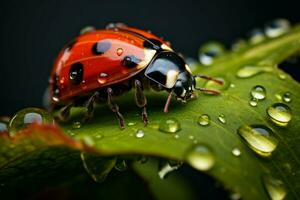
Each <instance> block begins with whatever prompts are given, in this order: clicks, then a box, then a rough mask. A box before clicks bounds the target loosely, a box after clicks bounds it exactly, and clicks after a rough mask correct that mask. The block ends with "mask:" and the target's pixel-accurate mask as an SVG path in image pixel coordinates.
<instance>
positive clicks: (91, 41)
mask: <svg viewBox="0 0 300 200" xmlns="http://www.w3.org/2000/svg"><path fill="white" fill-rule="evenodd" d="M195 77H200V78H205V79H209V80H214V81H216V82H217V83H221V82H220V81H219V80H215V79H213V78H211V77H207V76H204V75H195V76H193V75H192V73H191V71H190V69H189V67H188V65H187V64H186V63H185V61H184V60H183V58H182V57H181V56H180V55H178V54H177V53H176V52H174V51H173V49H172V48H171V46H170V44H169V43H168V42H166V41H164V40H162V39H161V38H159V37H157V36H155V35H153V34H151V33H149V32H147V31H143V30H140V29H136V28H131V27H127V26H125V25H123V24H111V25H109V26H108V27H107V28H106V29H104V30H90V32H87V33H84V34H82V35H80V36H79V37H77V38H76V39H75V40H74V41H72V42H71V43H69V44H68V45H67V46H66V47H65V48H64V49H63V50H62V51H61V52H60V54H59V55H58V57H57V59H56V61H55V64H54V66H53V69H52V72H51V77H50V81H49V84H50V87H49V89H50V90H49V93H50V105H51V108H52V109H54V108H57V107H61V109H60V113H61V115H60V116H61V118H62V119H66V118H67V117H68V115H69V112H70V109H71V108H72V107H73V106H85V107H86V108H87V113H86V115H85V117H84V120H85V121H86V120H88V119H90V118H91V117H92V114H93V110H94V103H95V102H101V101H106V102H107V104H108V106H109V107H110V109H111V110H112V111H113V112H114V113H115V114H116V115H117V118H118V121H119V125H120V127H121V128H124V118H123V116H122V114H121V113H120V111H119V107H118V105H117V104H116V103H115V102H114V101H113V96H118V95H121V94H122V93H124V92H127V91H129V90H130V89H132V88H135V91H136V92H135V100H136V104H137V106H138V107H140V108H142V119H143V121H144V123H145V124H147V123H148V117H147V111H146V105H147V100H146V97H145V95H144V93H143V91H144V89H145V88H151V89H154V90H156V91H161V90H165V91H167V92H169V96H168V99H167V101H166V104H165V108H164V111H165V112H167V111H168V106H169V103H170V100H171V97H172V95H174V96H176V97H177V99H181V100H184V101H185V100H187V99H189V98H191V95H192V94H193V90H195V89H196V90H200V91H205V92H211V93H216V94H217V93H218V91H215V90H209V89H205V88H197V87H196V86H195Z"/></svg>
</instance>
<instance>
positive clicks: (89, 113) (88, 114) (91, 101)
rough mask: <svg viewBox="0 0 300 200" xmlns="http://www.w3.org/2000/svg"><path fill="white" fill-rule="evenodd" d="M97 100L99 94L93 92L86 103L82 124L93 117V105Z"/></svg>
mask: <svg viewBox="0 0 300 200" xmlns="http://www.w3.org/2000/svg"><path fill="white" fill-rule="evenodd" d="M97 98H99V92H95V93H94V94H93V95H92V96H91V97H90V98H89V99H88V100H87V102H86V104H85V107H86V109H87V112H86V113H85V116H84V118H83V122H87V121H89V120H90V119H91V118H92V117H93V115H94V103H95V101H96V99H97Z"/></svg>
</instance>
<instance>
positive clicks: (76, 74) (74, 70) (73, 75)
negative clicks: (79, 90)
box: [69, 62, 83, 85]
mask: <svg viewBox="0 0 300 200" xmlns="http://www.w3.org/2000/svg"><path fill="white" fill-rule="evenodd" d="M69 78H70V81H71V83H72V84H74V85H78V84H79V83H81V82H82V80H83V64H82V63H79V62H78V63H74V64H73V65H71V68H70V71H69Z"/></svg>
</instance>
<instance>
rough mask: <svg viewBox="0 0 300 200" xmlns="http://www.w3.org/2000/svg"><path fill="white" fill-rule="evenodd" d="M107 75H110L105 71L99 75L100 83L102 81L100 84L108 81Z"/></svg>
mask: <svg viewBox="0 0 300 200" xmlns="http://www.w3.org/2000/svg"><path fill="white" fill-rule="evenodd" d="M107 77H108V74H107V73H104V72H102V73H100V74H99V76H98V83H100V84H104V83H106V81H107Z"/></svg>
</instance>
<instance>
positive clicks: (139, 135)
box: [135, 130, 145, 138]
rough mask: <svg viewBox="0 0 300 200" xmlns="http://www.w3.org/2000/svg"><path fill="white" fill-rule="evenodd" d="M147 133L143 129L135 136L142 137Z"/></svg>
mask: <svg viewBox="0 0 300 200" xmlns="http://www.w3.org/2000/svg"><path fill="white" fill-rule="evenodd" d="M144 135H145V133H144V131H143V130H137V132H136V134H135V137H136V138H142V137H144Z"/></svg>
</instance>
